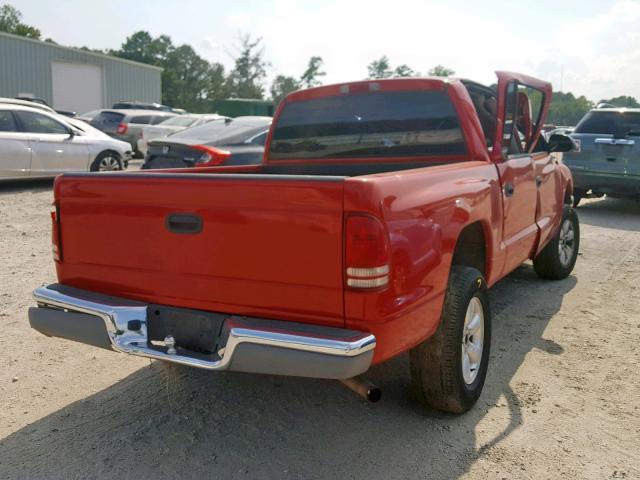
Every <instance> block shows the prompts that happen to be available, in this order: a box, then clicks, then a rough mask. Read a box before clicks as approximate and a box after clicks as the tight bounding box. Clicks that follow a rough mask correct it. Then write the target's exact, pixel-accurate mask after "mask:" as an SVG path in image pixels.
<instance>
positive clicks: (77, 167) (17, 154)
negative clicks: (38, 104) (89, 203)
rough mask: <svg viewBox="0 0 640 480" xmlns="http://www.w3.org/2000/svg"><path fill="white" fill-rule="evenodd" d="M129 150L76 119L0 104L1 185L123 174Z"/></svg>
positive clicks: (124, 143) (20, 106) (128, 146)
mask: <svg viewBox="0 0 640 480" xmlns="http://www.w3.org/2000/svg"><path fill="white" fill-rule="evenodd" d="M130 157H131V147H130V145H129V144H128V143H126V142H121V141H119V140H115V139H113V138H111V137H108V136H106V135H104V134H103V133H101V132H96V131H94V129H93V128H91V127H90V126H89V125H87V124H83V123H82V122H80V121H79V120H74V119H69V118H68V117H64V116H61V115H59V114H56V113H49V112H44V111H42V110H40V109H38V108H33V107H26V106H22V105H13V104H6V103H0V180H19V179H26V178H43V177H53V176H55V175H58V174H60V173H63V172H86V171H104V170H122V169H123V168H126V165H127V163H128V161H129V159H130Z"/></svg>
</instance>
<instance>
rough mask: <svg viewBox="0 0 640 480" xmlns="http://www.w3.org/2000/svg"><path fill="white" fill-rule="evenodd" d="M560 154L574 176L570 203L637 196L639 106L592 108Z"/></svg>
mask: <svg viewBox="0 0 640 480" xmlns="http://www.w3.org/2000/svg"><path fill="white" fill-rule="evenodd" d="M570 136H571V138H572V139H573V140H574V142H575V144H576V150H575V151H572V152H569V153H566V154H565V155H564V159H563V160H564V163H565V164H566V165H567V166H568V167H569V168H570V169H571V172H572V173H573V179H574V206H577V205H578V203H579V202H580V199H581V198H583V197H585V196H595V197H601V196H603V195H605V194H606V195H607V196H610V197H631V198H639V199H640V108H606V107H601V108H596V109H593V110H591V111H590V112H588V113H587V114H586V115H585V116H584V117H583V118H582V120H580V122H579V123H578V125H576V128H575V130H574V131H573V132H572V133H571V135H570Z"/></svg>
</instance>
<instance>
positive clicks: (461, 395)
mask: <svg viewBox="0 0 640 480" xmlns="http://www.w3.org/2000/svg"><path fill="white" fill-rule="evenodd" d="M550 100H551V86H550V84H549V83H547V82H543V81H540V80H537V79H534V78H531V77H528V76H526V75H520V74H515V73H507V72H499V73H498V87H497V91H496V90H493V89H490V88H487V87H484V86H482V85H480V84H477V83H474V82H469V81H466V80H457V79H450V78H425V79H418V78H415V79H389V80H376V81H361V82H355V83H347V84H339V85H329V86H322V87H318V88H312V89H309V90H303V91H298V92H295V93H292V94H290V95H289V96H288V97H287V98H286V100H285V101H283V102H282V103H281V105H280V107H279V109H278V112H277V113H276V115H275V117H274V121H273V124H272V126H271V129H270V132H269V135H268V138H267V142H266V146H265V156H264V162H263V163H262V164H260V165H252V166H226V167H225V166H217V167H207V168H197V169H193V170H191V171H189V173H185V172H184V170H162V171H155V172H154V171H153V170H147V171H144V172H127V173H109V174H64V175H62V176H60V177H58V178H57V180H56V182H55V189H54V190H55V202H54V211H53V212H52V218H53V253H54V258H55V264H56V270H57V275H58V281H59V283H57V284H54V285H49V286H47V287H42V288H38V289H37V290H36V291H35V292H34V296H35V299H36V301H37V304H38V308H31V309H30V311H29V320H30V322H31V325H32V326H33V328H35V329H37V330H39V331H41V332H43V333H44V334H46V335H51V336H59V337H63V338H68V339H71V340H76V341H80V342H84V343H88V344H91V345H95V346H98V347H103V348H107V349H112V350H115V351H117V352H123V353H128V354H131V355H139V356H143V357H149V358H154V359H159V360H164V361H167V362H173V363H178V364H182V365H189V366H193V367H199V368H204V369H210V370H224V369H229V370H237V371H244V372H255V373H269V374H281V375H298V376H307V377H320V378H336V379H349V378H351V377H355V376H357V375H359V374H362V373H363V372H365V371H367V370H368V369H369V367H370V366H371V365H373V364H378V363H380V362H384V361H385V360H388V359H390V358H392V357H394V356H396V355H399V354H401V353H403V352H407V351H410V357H411V371H412V375H413V380H414V383H415V387H416V389H417V391H418V393H419V396H420V398H422V399H423V400H424V402H425V403H426V404H428V405H430V406H432V407H435V408H438V409H441V410H445V411H450V412H464V411H466V410H468V409H469V408H471V406H472V405H473V404H474V402H475V401H476V400H477V398H478V397H479V395H480V393H481V390H482V387H483V384H484V380H485V375H486V373H487V366H488V360H489V347H490V342H491V313H490V309H489V299H488V289H489V288H490V287H491V286H492V285H493V284H495V283H496V282H497V281H498V280H500V279H501V278H503V277H504V276H505V275H507V274H508V273H509V272H511V271H513V270H514V269H515V268H516V267H518V266H519V265H520V264H521V263H522V262H524V261H525V260H527V259H533V264H534V267H535V270H536V272H538V274H539V275H540V276H541V277H543V278H548V279H561V278H564V277H566V276H568V275H569V274H570V272H571V271H572V269H573V266H574V264H575V261H576V258H577V254H578V247H579V225H578V219H577V216H576V214H575V213H574V211H573V210H572V209H571V206H570V205H571V199H572V190H573V185H572V180H571V174H570V172H569V170H568V169H567V168H566V167H565V166H564V165H562V163H561V153H560V152H562V151H567V150H569V149H570V148H572V146H573V144H572V142H571V140H570V139H568V138H567V137H564V136H552V137H551V138H550V139H549V142H548V143H547V142H546V141H545V140H544V139H543V138H542V137H541V136H540V130H541V127H542V124H543V122H544V119H545V116H546V113H547V108H548V105H549V102H550ZM352 383H353V382H352Z"/></svg>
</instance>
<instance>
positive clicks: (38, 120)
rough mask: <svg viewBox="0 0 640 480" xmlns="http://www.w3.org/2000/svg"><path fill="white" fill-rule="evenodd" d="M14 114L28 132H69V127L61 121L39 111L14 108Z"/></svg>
mask: <svg viewBox="0 0 640 480" xmlns="http://www.w3.org/2000/svg"><path fill="white" fill-rule="evenodd" d="M15 113H16V115H17V116H18V118H19V119H20V123H22V126H23V127H24V131H25V132H28V133H57V134H61V133H64V134H66V133H69V129H68V128H67V127H65V126H64V125H63V124H62V123H60V122H58V121H57V120H54V119H53V118H51V117H47V116H45V115H41V114H40V113H35V112H27V111H23V110H16V112H15Z"/></svg>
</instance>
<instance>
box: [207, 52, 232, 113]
mask: <svg viewBox="0 0 640 480" xmlns="http://www.w3.org/2000/svg"><path fill="white" fill-rule="evenodd" d="M205 90H206V97H207V101H208V102H207V110H206V111H209V112H210V111H212V109H213V105H211V103H212V102H214V101H215V100H221V99H223V98H227V97H228V96H229V91H228V86H227V78H226V76H225V71H224V66H223V65H222V64H220V63H215V62H214V63H210V64H209V70H208V72H207V81H206V87H205Z"/></svg>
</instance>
